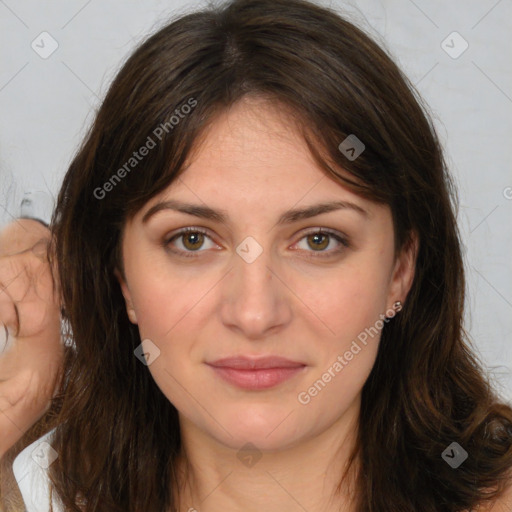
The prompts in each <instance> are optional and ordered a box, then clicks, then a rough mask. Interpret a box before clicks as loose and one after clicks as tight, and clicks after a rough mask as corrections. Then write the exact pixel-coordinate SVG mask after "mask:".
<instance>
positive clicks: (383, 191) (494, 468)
mask: <svg viewBox="0 0 512 512" xmlns="http://www.w3.org/2000/svg"><path fill="white" fill-rule="evenodd" d="M245 95H255V96H259V97H263V98H266V99H268V101H272V102H275V104H276V105H277V106H278V107H279V106H282V107H283V108H287V109H289V110H290V111H291V112H293V115H294V120H295V121H296V123H295V124H296V128H297V129H298V130H300V132H301V134H302V136H303V138H304V141H305V143H306V144H307V145H308V147H309V149H310V151H311V153H312V155H313V156H314V158H315V160H316V161H317V162H318V164H319V165H320V166H321V168H322V169H323V170H324V171H325V172H326V173H327V174H328V175H329V176H331V177H332V178H334V179H336V180H338V182H339V183H340V184H343V185H345V186H349V187H350V188H351V190H353V191H354V192H355V193H357V194H360V195H362V196H364V197H365V198H368V199H370V200H373V201H376V202H378V203H383V204H387V205H389V207H390V209H391V212H392V217H393V225H394V233H395V240H396V247H395V249H396V252H397V253H398V251H400V250H402V249H403V248H404V247H406V245H407V244H408V243H410V240H411V234H412V233H416V234H417V235H418V239H419V250H418V254H417V260H416V267H415V277H414V282H413V285H412V288H411V290H410V293H409V295H408V297H407V301H406V304H405V307H404V309H403V311H402V312H401V314H400V315H398V316H397V317H396V318H395V319H394V320H393V321H391V322H389V323H387V324H386V325H385V327H384V328H383V331H382V337H381V341H380V345H379V350H378V355H377V359H376V362H375V365H374V367H373V370H372V372H371V374H370V376H369V378H368V379H367V381H366V383H365V385H364V388H363V390H362V407H361V413H360V425H359V430H358V439H357V443H356V447H355V450H354V452H353V454H352V458H351V460H352V462H353V463H355V462H356V461H357V464H353V466H357V473H356V474H357V477H356V486H357V487H356V491H357V492H356V495H357V504H356V509H357V510H358V511H359V512H388V511H390V510H392V511H393V512H395V511H407V512H410V511H411V510H414V511H415V512H434V511H435V512H440V511H450V512H455V511H462V510H469V509H471V508H473V507H475V506H476V505H477V504H479V503H482V502H484V501H486V500H491V499H494V498H496V497H498V496H499V495H500V493H502V492H503V489H504V487H505V484H506V482H507V478H509V477H510V468H511V467H512V409H511V408H510V406H508V405H507V404H505V403H500V400H499V398H498V397H497V395H496V393H495V391H494V390H493V388H492V386H491V385H490V384H489V380H488V378H487V376H486V374H485V372H484V369H483V366H482V365H481V363H480V362H479V361H478V359H477V358H476V356H475V355H474V352H473V351H472V348H471V341H470V339H469V336H468V334H467V333H466V331H465V330H464V327H463V312H464V300H465V299H464V292H465V276H464V262H463V259H462V254H461V241H460V235H459V232H458V228H457V224H456V211H457V208H458V204H457V197H456V192H455V187H454V184H453V182H452V178H451V177H450V174H449V173H448V171H447V167H446V164H445V161H444V159H443V153H442V149H441V145H440V142H439V140H438V138H437V135H436V132H435V129H434V126H433V123H432V121H431V118H430V116H429V114H428V110H427V109H426V107H425V106H424V104H423V102H422V101H421V99H420V98H419V95H418V94H417V92H416V91H415V89H414V87H413V85H412V84H411V83H410V82H409V81H408V79H407V78H406V77H405V76H404V75H403V73H402V72H401V71H400V69H399V68H398V67H397V65H396V64H395V63H394V62H393V60H392V59H391V58H390V57H389V56H388V54H387V52H386V51H384V50H383V49H382V48H381V47H380V46H379V45H378V44H376V43H375V42H374V41H373V40H372V39H371V38H370V37H369V36H368V35H366V34H365V33H364V32H363V31H362V30H361V29H359V28H357V27H356V26H354V24H352V23H351V22H349V21H348V20H347V19H344V18H343V17H342V16H340V15H339V14H338V13H337V12H336V11H334V10H331V9H328V8H325V7H321V6H319V5H316V4H313V3H310V2H307V1H304V0H232V1H229V2H227V3H223V4H222V5H217V6H215V5H210V6H208V7H207V8H204V9H202V10H200V11H197V12H193V13H188V14H184V15H181V16H180V17H179V18H178V19H176V20H174V21H172V22H171V23H170V24H167V25H166V26H164V27H163V28H161V29H160V30H159V31H158V32H156V33H155V34H154V35H152V36H151V37H149V38H148V39H147V40H146V41H145V42H143V43H142V44H141V45H140V46H139V47H138V48H137V49H136V51H135V52H134V53H133V54H132V55H131V56H130V57H129V58H128V60H127V61H126V62H125V63H124V65H123V66H122V68H121V70H120V71H119V73H118V74H117V76H116V78H115V79H114V81H113V83H112V84H111V86H110V88H109V90H108V92H107V94H106V97H105V99H104V101H103V103H102V105H101V107H100V108H99V111H98V112H97V115H96V117H95V120H94V122H93V124H92V126H91V128H90V130H89V132H88V134H87V136H86V138H85V140H84V142H83V144H82V146H81V148H80V149H79V151H78V153H77V154H76V156H75V158H74V160H73V161H72V163H71V165H70V167H69V170H68V172H67V174H66V176H65V178H64V182H63V185H62V188H61V191H60V194H59V197H58V201H57V206H56V210H55V213H54V217H53V219H52V230H53V231H54V233H55V239H56V243H55V254H56V258H57V261H58V263H59V266H58V268H59V274H60V276H59V278H60V282H61V286H62V294H63V304H64V308H65V318H66V320H67V321H68V322H69V325H70V327H71V329H72V332H73V339H74V348H73V349H72V350H71V349H70V350H69V351H68V353H67V356H66V360H65V378H64V379H63V383H62V388H61V390H60V394H59V397H58V398H59V400H60V406H61V407H60V406H59V407H60V413H59V416H58V419H57V420H56V421H57V427H56V431H55V437H54V443H53V445H54V448H55V449H56V450H57V452H58V453H59V458H58V459H57V461H55V463H54V464H53V465H52V466H51V468H50V473H49V474H50V476H51V479H52V482H53V486H54V488H55V492H57V494H58V495H59V497H60V499H61V500H62V502H63V504H64V505H65V507H66V510H69V511H76V512H79V511H80V510H81V506H83V504H86V509H87V511H88V512H96V511H107V510H108V511H109V512H111V511H122V512H135V511H140V510H147V511H161V512H163V511H164V510H173V511H176V510H177V508H176V507H177V503H179V500H178V496H177V495H176V492H177V491H176V489H178V474H177V470H176V466H175V460H176V457H177V455H178V454H179V450H180V431H179V425H178V413H177V410H176V409H175V407H174V406H173V404H172V403H170V402H169V400H168V399H167V398H166V397H165V396H164V395H163V394H162V392H161V391H160V389H159V388H158V387H157V385H156V383H155V382H154V380H153V378H152V377H151V375H150V373H149V371H148V370H147V368H146V367H145V366H144V365H141V364H140V363H139V361H138V360H137V359H136V358H135V357H134V355H133V351H134V349H135V348H136V347H137V346H138V345H139V344H140V343H141V340H140V336H139V332H138V329H137V327H136V326H134V325H132V324H131V323H130V322H129V319H128V317H127V314H126V309H125V304H124V299H123V296H122V294H121V290H120V286H119V283H118V281H117V279H116V278H115V276H114V269H115V268H121V269H122V262H121V260H120V236H121V233H122V229H123V226H124V225H125V223H126V222H127V220H128V219H130V218H132V217H133V215H134V214H135V213H136V212H138V211H139V210H140V209H141V208H142V207H143V206H144V205H145V204H146V203H147V201H148V200H149V199H151V198H152V197H154V196H155V195H156V194H158V193H160V192H162V191H163V190H164V189H165V188H166V187H168V186H169V185H170V184H171V183H172V182H173V181H174V180H176V179H177V177H178V176H179V174H180V173H181V172H182V171H183V169H184V165H185V163H186V159H187V156H188V155H189V154H190V152H191V151H192V149H193V148H194V147H195V144H197V141H198V140H199V138H200V136H201V134H202V133H203V132H204V130H205V128H206V127H207V126H209V125H210V124H211V123H213V122H214V121H215V119H216V115H217V114H219V113H220V112H222V111H225V110H226V109H228V108H229V107H230V106H232V105H233V104H235V103H236V102H237V101H239V100H240V99H241V98H243V97H244V96H245ZM194 102H195V104H194V106H193V108H192V109H189V113H187V115H184V116H183V117H182V116H180V120H179V122H178V123H174V122H173V121H172V116H173V115H174V116H176V115H179V113H180V112H184V111H185V109H184V107H183V106H184V105H187V104H188V105H192V103H194ZM181 117H182V118H181ZM158 127H160V132H161V133H160V132H159V131H156V132H155V130H157V128H158ZM162 127H166V128H167V129H163V128H162ZM156 133H158V134H160V135H161V138H158V137H157V136H156ZM350 134H356V135H357V136H358V137H359V138H360V139H361V140H362V141H363V142H364V144H365V146H366V149H365V151H364V152H363V153H362V154H361V155H360V156H359V157H358V158H357V159H356V160H353V161H351V160H349V159H347V158H346V157H345V156H344V155H343V154H342V153H341V152H340V151H339V149H338V146H339V144H340V142H341V141H343V140H344V139H345V138H346V137H347V136H348V135H350ZM148 137H151V138H152V139H156V138H158V142H157V144H156V146H155V147H154V148H153V149H152V150H151V151H150V152H149V154H148V155H147V156H146V157H145V158H144V159H141V161H138V162H137V164H136V168H133V169H130V171H129V172H128V170H127V168H126V166H125V164H126V162H128V161H129V159H130V158H132V156H133V152H134V151H135V150H137V149H138V148H140V147H142V146H143V145H144V144H146V143H147V141H148ZM123 166H125V167H124V169H125V171H126V172H125V173H123V172H119V171H118V170H119V169H122V168H123ZM340 169H343V170H344V172H343V173H342V172H340ZM120 174H121V175H122V178H121V177H120ZM114 175H116V176H117V177H115V176H114ZM347 176H350V177H347ZM118 178H119V179H118ZM452 442H457V443H459V444H460V445H461V446H462V447H464V448H465V450H466V451H467V452H468V453H469V458H468V459H467V460H466V461H465V462H464V463H463V464H462V465H461V466H460V467H459V468H458V469H457V470H456V471H454V470H453V469H452V468H451V467H449V465H448V464H446V462H445V461H444V460H443V459H442V457H441V453H442V452H443V450H444V449H445V448H446V447H447V446H448V445H450V444H451V443H452ZM343 476H344V475H340V485H341V482H342V480H343ZM169 482H174V483H175V484H176V486H175V487H173V486H172V485H170V484H169ZM81 504H82V505H81Z"/></svg>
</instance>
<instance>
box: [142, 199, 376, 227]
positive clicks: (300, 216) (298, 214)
mask: <svg viewBox="0 0 512 512" xmlns="http://www.w3.org/2000/svg"><path fill="white" fill-rule="evenodd" d="M343 209H349V210H352V211H356V212H357V213H359V214H361V215H362V216H363V217H365V218H369V217H370V214H369V212H368V211H367V210H365V209H364V208H362V207H361V206H359V205H357V204H355V203H352V202H350V201H329V202H326V203H319V204H315V205H312V206H307V207H305V208H297V209H293V210H288V211H286V212H284V213H283V214H282V215H281V216H280V217H279V219H278V221H277V224H276V225H278V226H280V225H285V224H292V223H293V222H297V221H299V220H304V219H309V218H311V217H316V216H317V215H321V214H322V213H329V212H333V211H336V210H343ZM162 210H173V211H178V212H181V213H186V214H188V215H193V216H195V217H200V218H203V219H209V220H213V221H215V222H219V223H221V224H227V223H228V219H229V216H228V213H227V211H226V210H214V209H212V208H210V207H209V206H203V205H197V204H190V203H184V202H181V201H177V200H175V199H171V200H169V201H164V202H161V203H157V204H156V205H154V206H153V207H151V208H150V209H149V210H148V211H147V212H146V214H145V215H144V217H143V218H142V223H143V224H145V223H146V222H148V220H149V219H150V217H152V216H153V215H155V214H156V213H158V212H160V211H162Z"/></svg>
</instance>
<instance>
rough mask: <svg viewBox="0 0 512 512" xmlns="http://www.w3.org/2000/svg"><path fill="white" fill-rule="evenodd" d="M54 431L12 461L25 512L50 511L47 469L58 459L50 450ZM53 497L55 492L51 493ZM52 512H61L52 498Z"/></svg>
mask: <svg viewBox="0 0 512 512" xmlns="http://www.w3.org/2000/svg"><path fill="white" fill-rule="evenodd" d="M53 433H54V430H51V431H50V432H48V433H47V434H45V435H44V436H43V437H41V438H39V439H37V440H36V441H34V442H33V443H32V444H30V445H28V446H27V447H26V448H25V449H24V450H22V451H21V452H20V453H19V454H18V456H17V457H16V458H15V459H14V463H13V465H12V469H13V472H14V477H15V478H16V482H17V483H18V487H19V489H20V492H21V495H22V497H23V501H24V502H25V507H26V511H27V512H49V511H50V480H49V478H48V475H47V471H48V467H49V466H50V465H51V464H52V462H53V461H54V460H55V459H56V458H57V457H58V453H57V452H56V451H55V450H54V449H53V448H52V446H51V440H52V434H53ZM53 494H54V495H55V492H54V493H53ZM53 510H54V512H61V511H62V508H61V505H60V504H59V503H58V502H57V501H56V498H55V496H53Z"/></svg>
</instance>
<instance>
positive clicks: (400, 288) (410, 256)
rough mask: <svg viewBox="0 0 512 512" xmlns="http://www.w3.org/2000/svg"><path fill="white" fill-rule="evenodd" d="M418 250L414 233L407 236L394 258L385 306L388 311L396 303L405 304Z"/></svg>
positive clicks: (412, 278) (417, 240)
mask: <svg viewBox="0 0 512 512" xmlns="http://www.w3.org/2000/svg"><path fill="white" fill-rule="evenodd" d="M418 250H419V237H418V234H417V233H416V232H415V231H412V232H411V233H410V235H409V239H408V240H407V241H406V243H405V244H404V246H403V248H402V250H401V252H400V254H399V255H398V257H397V258H396V262H395V267H394V269H393V274H392V275H391V280H390V286H389V294H388V299H387V304H388V308H389V309H393V304H394V303H395V302H396V301H401V302H402V305H403V304H404V303H405V299H406V298H407V294H408V293H409V290H410V289H411V287H412V283H413V281H414V269H415V266H416V259H417V256H418Z"/></svg>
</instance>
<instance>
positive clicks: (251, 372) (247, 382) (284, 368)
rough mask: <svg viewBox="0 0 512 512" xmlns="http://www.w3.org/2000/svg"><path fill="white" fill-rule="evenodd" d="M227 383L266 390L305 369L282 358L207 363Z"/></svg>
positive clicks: (297, 363) (242, 359)
mask: <svg viewBox="0 0 512 512" xmlns="http://www.w3.org/2000/svg"><path fill="white" fill-rule="evenodd" d="M207 364H208V365H209V366H211V367H212V368H213V370H214V371H215V372H216V373H217V374H218V375H219V376H220V377H222V378H223V379H224V380H226V381H227V382H229V383H231V384H234V385H235V386H238V387H240V388H243V389H253V390H257V389H267V388H271V387H273V386H277V385H278V384H280V383H281V382H284V381H285V380H288V379H290V378H291V377H293V376H294V375H296V374H297V373H299V372H300V371H302V370H303V368H305V367H306V365H305V364H304V363H299V362H297V361H290V360H289V359H285V358H282V357H275V356H270V357H259V358H251V357H228V358H224V359H219V360H217V361H214V362H212V363H207Z"/></svg>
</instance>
